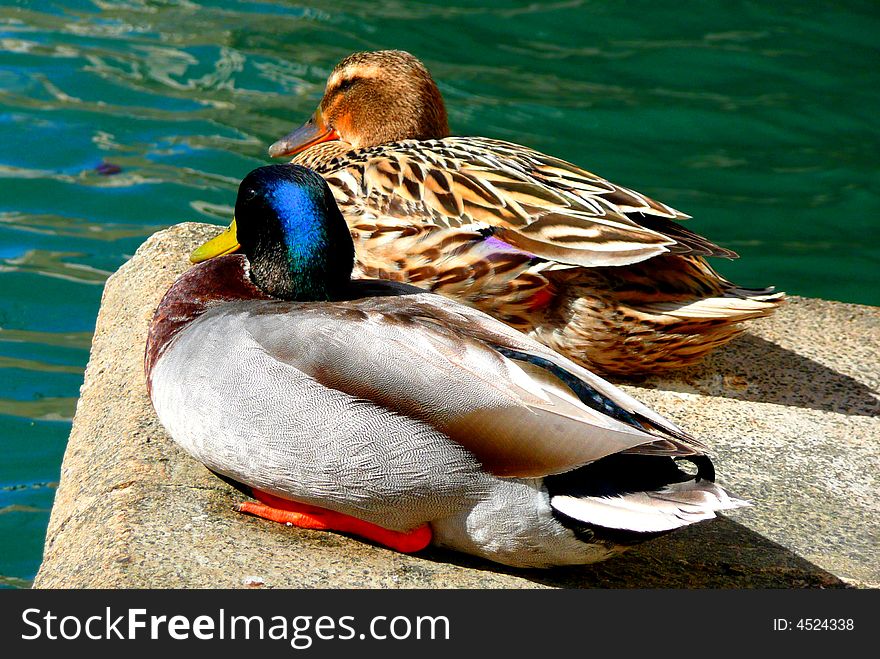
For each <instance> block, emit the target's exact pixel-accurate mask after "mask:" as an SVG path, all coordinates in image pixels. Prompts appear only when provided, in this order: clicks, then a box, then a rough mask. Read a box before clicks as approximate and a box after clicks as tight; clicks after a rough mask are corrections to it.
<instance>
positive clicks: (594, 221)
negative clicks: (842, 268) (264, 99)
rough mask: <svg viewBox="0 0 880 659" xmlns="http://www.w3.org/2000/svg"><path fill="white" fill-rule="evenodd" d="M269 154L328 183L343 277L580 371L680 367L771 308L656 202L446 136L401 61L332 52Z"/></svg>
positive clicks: (573, 170)
mask: <svg viewBox="0 0 880 659" xmlns="http://www.w3.org/2000/svg"><path fill="white" fill-rule="evenodd" d="M269 154H270V155H271V156H273V157H281V156H294V157H293V161H292V162H294V163H298V164H301V165H305V166H307V167H310V168H313V169H314V170H316V171H317V172H319V173H320V174H321V175H322V176H323V177H324V178H325V179H326V180H327V182H328V183H329V184H330V187H331V189H332V190H333V195H334V197H335V198H336V201H337V202H338V203H339V206H340V208H341V209H342V214H343V216H344V217H345V219H346V220H347V222H348V225H349V228H350V230H351V233H352V237H353V238H354V241H355V247H356V252H357V267H358V272H359V274H361V275H364V276H368V277H377V278H382V279H390V280H394V281H402V282H408V283H411V284H414V285H416V286H419V287H422V288H425V289H428V290H431V291H434V292H436V293H440V294H442V295H446V296H448V297H452V298H454V299H457V300H459V301H461V302H464V303H466V304H469V305H471V306H473V307H475V308H477V309H480V310H482V311H485V312H487V313H489V314H491V315H492V316H494V317H495V318H498V319H500V320H502V321H504V322H505V323H507V324H508V325H510V326H511V327H515V328H516V329H519V330H521V331H523V332H526V333H528V334H529V335H530V336H531V337H533V338H535V339H537V340H538V341H541V342H542V343H544V344H545V345H547V346H550V347H552V348H554V349H556V350H558V351H559V352H561V353H563V354H564V355H566V356H567V357H569V358H570V359H572V360H574V361H576V362H578V363H580V364H581V365H583V366H586V367H588V368H591V369H595V370H599V371H602V372H605V373H609V374H612V373H613V374H621V375H629V374H639V373H647V372H659V371H663V370H666V369H671V368H679V367H683V366H688V365H690V364H693V363H696V362H697V361H699V360H700V359H702V357H703V356H704V355H705V354H706V353H707V352H709V351H710V350H712V349H713V348H716V347H718V346H720V345H723V344H724V343H726V342H728V341H729V340H730V339H732V338H733V337H734V336H736V335H737V334H739V333H740V332H741V331H742V330H743V325H742V321H745V320H749V319H752V318H757V317H760V316H766V315H768V314H770V313H772V312H773V311H774V310H775V309H776V308H777V307H778V306H779V304H780V303H781V301H782V297H783V295H782V294H781V293H773V289H772V288H767V289H762V290H752V289H745V288H740V287H738V286H736V285H734V284H732V283H731V282H729V281H727V280H726V279H724V278H723V277H721V276H720V275H719V274H717V273H716V272H715V271H714V270H713V269H712V268H711V267H710V266H709V264H708V263H707V262H706V261H705V259H704V258H703V257H707V256H719V257H727V258H733V257H735V256H736V254H735V253H734V252H732V251H730V250H728V249H725V248H723V247H719V246H718V245H715V244H713V243H712V242H710V241H709V240H706V239H705V238H702V237H701V236H698V235H696V234H695V233H693V232H691V231H689V230H688V229H685V228H684V227H683V226H682V225H681V224H679V223H678V220H684V219H687V217H688V216H687V215H684V214H683V213H680V212H678V211H677V210H675V209H673V208H670V207H669V206H667V205H665V204H662V203H660V202H657V201H654V200H653V199H650V198H648V197H646V196H645V195H643V194H640V193H638V192H635V191H633V190H629V189H627V188H623V187H621V186H619V185H615V184H614V183H611V182H609V181H607V180H605V179H604V178H601V177H599V176H597V175H595V174H592V173H590V172H588V171H585V170H583V169H581V168H579V167H577V166H575V165H572V164H571V163H568V162H565V161H563V160H560V159H558V158H554V157H552V156H548V155H545V154H543V153H539V152H537V151H534V150H533V149H529V148H528V147H525V146H520V145H518V144H512V143H509V142H502V141H499V140H493V139H488V138H485V137H450V136H449V126H448V123H447V116H446V109H445V107H444V104H443V98H442V96H441V95H440V91H439V90H438V89H437V86H436V84H435V83H434V80H433V79H432V78H431V75H430V73H428V70H427V69H426V68H425V66H424V65H423V64H422V63H421V62H420V61H419V60H417V59H416V58H415V57H413V56H412V55H410V54H409V53H406V52H402V51H394V50H385V51H378V52H366V53H356V54H354V55H351V56H349V57H346V58H345V59H344V60H342V62H340V63H339V64H338V65H337V66H336V68H334V69H333V72H332V73H331V74H330V77H329V79H328V81H327V87H326V91H325V92H324V97H323V99H322V100H321V103H320V105H319V106H318V109H317V110H316V111H315V113H314V115H313V116H312V117H311V119H309V120H308V121H307V122H306V123H305V124H304V125H303V126H301V127H300V128H298V129H296V130H295V131H293V132H292V133H291V134H289V135H288V136H286V137H284V138H282V139H281V140H279V141H277V142H275V143H274V144H273V145H272V146H271V147H270V149H269Z"/></svg>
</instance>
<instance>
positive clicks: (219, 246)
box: [189, 218, 241, 263]
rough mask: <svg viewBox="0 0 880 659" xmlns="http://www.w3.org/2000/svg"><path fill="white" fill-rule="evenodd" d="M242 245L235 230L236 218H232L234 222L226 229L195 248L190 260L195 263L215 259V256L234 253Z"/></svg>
mask: <svg viewBox="0 0 880 659" xmlns="http://www.w3.org/2000/svg"><path fill="white" fill-rule="evenodd" d="M240 247H241V245H239V244H238V235H237V234H236V231H235V218H232V224H230V225H229V228H228V229H226V231H224V232H223V233H221V234H220V235H219V236H215V237H214V238H211V240H209V241H208V242H206V243H205V244H204V245H202V246H201V247H197V248H196V249H195V250H193V253H192V254H190V255H189V260H190V261H191V262H193V263H201V262H202V261H207V260H208V259H213V258H214V257H215V256H223V255H224V254H232V253H233V252H235V251H238V249H239V248H240Z"/></svg>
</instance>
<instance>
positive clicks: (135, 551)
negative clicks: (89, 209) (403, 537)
mask: <svg viewBox="0 0 880 659" xmlns="http://www.w3.org/2000/svg"><path fill="white" fill-rule="evenodd" d="M217 230H218V228H217V227H213V226H209V225H200V224H181V225H178V226H175V227H172V228H171V229H168V230H166V231H162V232H160V233H157V234H156V235H154V236H152V237H151V238H150V239H149V240H147V242H146V243H144V245H142V246H141V248H140V249H138V251H137V253H136V254H135V256H134V257H133V258H132V259H131V261H129V262H128V263H126V264H125V265H124V266H122V268H120V269H119V271H118V272H117V273H116V274H114V275H113V276H112V277H111V278H110V279H109V280H108V281H107V285H106V288H105V291H104V297H103V300H102V304H101V311H100V314H99V316H98V323H97V328H96V332H95V337H94V341H93V344H92V351H91V359H90V361H89V365H88V369H87V370H86V374H85V382H84V384H83V387H82V392H81V397H80V400H79V403H78V405H77V411H76V417H75V419H74V424H73V429H72V432H71V435H70V441H69V444H68V447H67V452H66V454H65V457H64V464H63V466H62V470H61V481H60V486H59V488H58V492H57V495H56V499H55V506H54V508H53V510H52V517H51V520H50V523H49V530H48V534H47V538H46V547H45V555H44V560H43V564H42V567H41V568H40V572H39V574H38V575H37V578H36V581H35V583H34V586H35V587H37V588H83V587H85V588H123V587H124V588H138V587H160V588H178V587H187V588H211V587H232V588H235V587H275V588H288V587H381V588H410V587H416V588H451V587H465V588H535V587H672V588H692V587H711V588H727V587H747V588H749V587H764V588H800V587H826V588H827V587H845V586H847V585H851V586H852V585H854V586H858V587H878V586H880V561H878V560H877V556H878V547H880V533H878V527H880V480H878V478H880V443H878V439H880V422H878V414H880V404H878V393H877V392H878V391H880V308H874V307H865V306H859V305H852V304H842V303H835V302H826V301H822V300H810V299H803V298H795V299H793V300H792V301H791V303H790V304H788V305H787V306H786V307H784V308H783V309H782V310H781V311H780V312H779V313H778V314H776V315H775V316H774V317H773V318H769V319H764V320H761V321H758V322H755V323H753V324H752V325H751V326H750V333H749V334H747V335H745V336H743V337H742V338H740V339H738V340H736V341H734V342H733V343H732V344H731V345H729V346H728V347H726V348H725V349H723V350H721V351H719V352H718V353H716V354H715V355H714V356H713V357H711V358H710V359H709V361H708V362H707V363H705V364H704V365H702V366H700V367H697V368H692V369H689V370H687V371H684V372H682V373H680V374H678V375H677V376H676V377H674V378H664V379H659V378H646V379H644V380H641V381H638V382H630V383H625V385H624V386H625V388H626V389H627V390H628V391H630V392H631V393H632V394H634V395H635V396H637V397H638V398H640V399H641V400H643V401H644V402H645V403H647V404H648V405H650V406H652V407H654V408H655V409H657V410H658V411H660V412H661V413H664V414H666V415H668V416H669V417H671V418H673V419H675V420H677V421H678V422H679V423H681V424H682V425H684V426H685V427H686V428H688V429H689V430H691V431H692V432H694V433H695V434H696V435H697V436H698V437H701V438H704V439H705V440H706V441H707V442H708V443H709V444H710V446H711V447H712V448H713V452H712V453H713V456H714V458H715V460H716V466H717V468H718V473H719V482H721V483H722V484H724V485H725V486H727V487H729V488H730V489H731V490H732V491H733V492H735V493H736V494H738V495H739V496H742V497H745V498H748V499H750V500H751V501H753V502H754V504H755V505H754V507H753V508H750V509H746V510H741V511H735V512H734V513H732V514H731V516H730V518H726V519H720V520H718V521H716V522H710V523H706V524H702V525H699V526H697V527H691V528H689V529H686V530H685V531H683V532H680V533H676V534H672V535H670V536H667V537H665V538H661V539H659V540H655V541H653V542H650V543H647V544H645V545H642V546H640V547H639V548H637V549H635V550H632V551H630V552H629V553H627V554H625V555H623V556H621V557H619V558H616V559H613V560H611V561H607V562H605V563H600V564H598V565H595V566H584V567H578V568H564V569H553V570H512V569H506V568H504V567H502V566H497V565H495V564H492V563H488V562H484V561H481V560H478V559H475V558H471V557H467V556H463V555H459V554H454V553H451V552H441V551H439V550H431V551H428V552H426V553H424V554H421V555H419V556H404V555H401V554H396V553H394V552H391V551H388V550H385V549H381V548H378V547H374V546H371V545H368V544H365V543H363V542H359V541H357V540H353V539H350V538H347V537H344V536H341V535H337V534H331V533H322V532H314V531H305V530H300V529H290V528H285V527H282V526H280V525H277V524H273V523H269V522H265V521H263V520H258V519H255V518H251V517H246V516H243V515H240V514H238V513H235V512H234V511H233V510H232V507H233V505H234V504H235V503H236V502H237V501H239V500H240V499H241V495H240V494H239V493H238V492H237V491H235V490H234V489H232V488H231V487H229V486H228V485H226V484H225V483H224V482H223V481H221V480H219V479H218V478H216V477H215V476H213V475H212V474H211V473H210V472H208V471H207V470H206V469H205V468H204V467H202V466H201V465H200V464H198V463H197V462H195V461H194V460H192V459H191V458H189V456H187V455H186V454H185V453H183V452H182V451H181V450H180V449H178V448H177V446H176V445H175V444H174V443H173V442H171V441H170V439H169V438H168V437H167V436H166V435H165V433H164V431H163V430H162V428H161V426H160V425H159V422H158V420H157V419H156V417H155V415H154V413H153V410H152V407H151V405H150V401H149V399H148V398H147V395H146V391H145V389H144V383H143V381H144V378H143V370H142V359H143V347H144V342H145V340H146V331H147V325H148V323H149V321H150V318H151V317H152V314H153V310H154V309H155V307H156V305H157V304H158V302H159V299H160V298H161V296H162V294H163V293H164V291H165V290H166V289H167V288H168V287H169V286H170V285H171V283H172V281H173V280H174V278H175V277H176V276H177V275H178V274H179V273H181V272H182V271H183V270H184V269H186V267H187V266H188V263H187V260H186V255H187V254H188V253H189V251H190V250H191V249H192V248H193V247H195V246H196V245H197V244H199V243H201V242H202V241H204V240H205V239H207V238H208V237H210V236H212V235H214V234H215V233H216V232H217Z"/></svg>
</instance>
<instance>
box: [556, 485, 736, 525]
mask: <svg viewBox="0 0 880 659" xmlns="http://www.w3.org/2000/svg"><path fill="white" fill-rule="evenodd" d="M550 505H551V506H553V508H555V509H556V510H558V511H559V512H561V513H562V514H563V515H567V516H568V517H571V518H573V519H577V520H580V521H582V522H584V523H586V524H594V525H596V526H602V527H605V528H609V529H625V530H628V531H636V532H640V533H657V532H662V531H672V530H673V529H677V528H681V527H683V526H688V525H689V524H693V523H695V522H700V521H703V520H707V519H712V518H714V517H715V512H716V511H718V510H730V509H732V508H740V507H742V506H749V505H751V504H749V503H748V502H747V501H743V500H741V499H736V498H734V497H731V496H730V495H729V494H728V493H727V492H725V491H724V490H723V489H722V488H720V487H719V486H717V485H716V484H715V483H711V482H709V481H705V480H701V481H699V482H696V481H687V482H684V483H673V484H671V485H667V486H666V487H664V488H663V489H662V490H657V491H652V492H633V493H631V494H625V495H622V496H617V497H573V496H567V495H560V496H555V497H553V498H552V499H551V500H550Z"/></svg>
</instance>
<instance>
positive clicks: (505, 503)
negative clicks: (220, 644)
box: [145, 165, 742, 567]
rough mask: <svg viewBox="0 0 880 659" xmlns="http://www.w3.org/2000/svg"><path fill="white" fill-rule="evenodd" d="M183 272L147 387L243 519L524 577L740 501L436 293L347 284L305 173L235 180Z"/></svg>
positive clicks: (499, 327)
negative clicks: (234, 486) (208, 235)
mask: <svg viewBox="0 0 880 659" xmlns="http://www.w3.org/2000/svg"><path fill="white" fill-rule="evenodd" d="M239 251H240V252H241V253H236V252H239ZM192 260H193V261H195V262H197V263H198V264H197V265H195V266H194V267H192V268H190V269H189V270H188V271H187V272H186V273H184V274H183V275H182V276H181V277H179V278H178V279H177V281H176V282H175V283H174V285H173V286H172V287H171V288H170V290H169V291H168V292H167V294H166V295H165V297H164V299H163V300H162V302H161V304H160V305H159V307H158V309H157V311H156V313H155V317H154V318H153V321H152V323H151V326H150V331H149V339H148V343H147V346H146V355H145V370H146V377H147V386H148V390H149V393H150V397H151V399H152V402H153V406H154V408H155V410H156V412H157V414H158V417H159V419H160V421H161V422H162V424H163V426H164V427H165V428H166V429H167V431H168V433H169V434H170V436H171V437H172V438H173V439H174V440H175V441H176V442H177V443H179V444H180V445H181V446H182V447H183V448H184V449H185V450H186V451H188V452H189V453H191V454H192V455H193V456H194V457H195V458H197V459H198V460H200V461H201V462H202V463H204V464H205V465H206V466H207V467H209V468H210V469H211V470H213V471H215V472H217V473H219V474H221V475H223V476H224V477H226V478H228V479H231V480H232V481H234V482H236V483H239V484H243V485H245V486H247V487H249V488H251V490H252V492H253V495H254V497H255V498H256V499H258V501H249V502H245V503H243V504H242V505H241V506H240V510H242V511H243V512H247V513H251V514H255V515H259V516H261V517H265V518H267V519H271V520H274V521H280V522H285V523H290V524H294V525H297V526H304V527H306V528H320V529H331V530H339V531H344V532H346V533H351V534H354V535H357V536H360V537H363V538H366V539H369V540H372V541H374V542H376V543H379V544H381V545H385V546H387V547H391V548H394V549H397V550H399V551H408V552H411V551H418V550H420V549H422V548H424V547H425V546H427V545H428V544H429V543H433V544H435V545H438V546H443V547H448V548H451V549H455V550H459V551H463V552H467V553H471V554H475V555H478V556H482V557H485V558H488V559H491V560H493V561H497V562H500V563H505V564H509V565H515V566H535V567H537V566H549V565H560V564H577V563H590V562H593V561H597V560H601V559H604V558H606V557H608V556H611V555H613V554H615V553H617V552H619V551H622V550H623V549H625V548H626V547H628V546H630V545H633V544H635V543H637V542H639V541H641V540H644V539H646V538H651V537H655V536H657V535H660V534H663V533H666V532H669V531H672V530H674V529H677V528H680V527H683V526H686V525H689V524H692V523H694V522H698V521H700V520H706V519H709V518H712V517H714V516H715V511H717V510H723V509H727V508H734V507H736V506H739V505H742V502H741V501H739V500H738V499H735V498H733V497H731V496H729V495H728V494H727V493H726V492H725V491H724V490H723V489H722V488H720V487H719V486H717V485H715V483H714V482H713V481H714V469H713V466H712V463H711V461H710V460H709V458H708V457H707V456H706V455H705V452H704V451H705V447H704V446H703V444H701V443H700V442H698V441H697V440H695V439H694V438H693V437H691V436H690V435H688V434H687V433H686V432H685V431H684V430H682V429H681V428H679V427H678V426H676V425H675V424H674V423H672V422H671V421H668V420H666V419H664V418H663V417H661V416H660V415H658V414H657V413H655V412H653V411H651V410H650V409H648V408H647V407H645V406H644V405H642V404H641V403H639V402H637V401H636V400H635V399H633V398H632V397H630V396H628V395H626V394H625V393H624V392H622V391H620V390H619V389H617V388H616V387H614V386H613V385H611V384H609V383H608V382H606V381H604V380H602V379H600V378H599V377H597V376H596V375H594V374H592V373H591V372H589V371H587V370H586V369H584V368H583V367H581V366H579V365H577V364H575V363H574V362H572V361H570V360H569V359H567V358H565V357H564V356H562V355H560V354H558V353H557V352H554V351H553V350H551V349H549V348H547V347H546V346H544V345H542V344H540V343H538V342H536V341H535V340H533V339H530V338H529V337H527V336H526V335H524V334H522V333H520V332H518V331H516V330H514V329H512V328H510V327H508V326H507V325H505V324H504V323H501V322H500V321H498V320H495V319H493V318H492V317H491V316H489V315H487V314H485V313H483V312H481V311H478V310H476V309H473V308H471V307H468V306H465V305H463V304H461V303H458V302H456V301H454V300H450V299H448V298H445V297H443V296H440V295H435V294H433V293H430V292H426V291H424V290H422V289H419V288H417V287H414V286H411V285H407V284H401V283H395V282H388V281H381V280H360V281H358V280H352V279H350V275H351V272H352V267H353V261H354V246H353V243H352V240H351V237H350V233H349V230H348V227H347V225H346V223H345V220H344V219H343V217H342V215H341V213H340V211H339V209H338V207H337V205H336V203H335V201H334V199H333V196H332V193H331V191H330V189H329V188H328V187H327V184H326V183H325V182H324V180H323V179H322V178H321V177H320V176H319V175H317V174H315V173H314V172H312V171H310V170H308V169H305V168H303V167H299V166H290V165H275V166H268V167H263V168H260V169H257V170H255V171H254V172H252V173H251V174H249V175H248V176H247V177H246V178H245V179H244V180H243V181H242V183H241V186H240V188H239V192H238V198H237V200H236V204H235V219H234V220H233V223H232V225H231V226H230V228H229V230H227V231H226V232H224V233H222V234H220V235H219V236H218V237H216V238H214V239H213V240H211V241H209V242H208V243H206V244H205V245H203V246H202V247H200V248H199V249H198V250H196V251H195V252H194V253H193V256H192ZM682 461H688V462H690V463H691V465H692V467H691V469H690V473H689V472H688V470H687V469H683V468H681V467H680V466H679V464H680V462H682Z"/></svg>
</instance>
